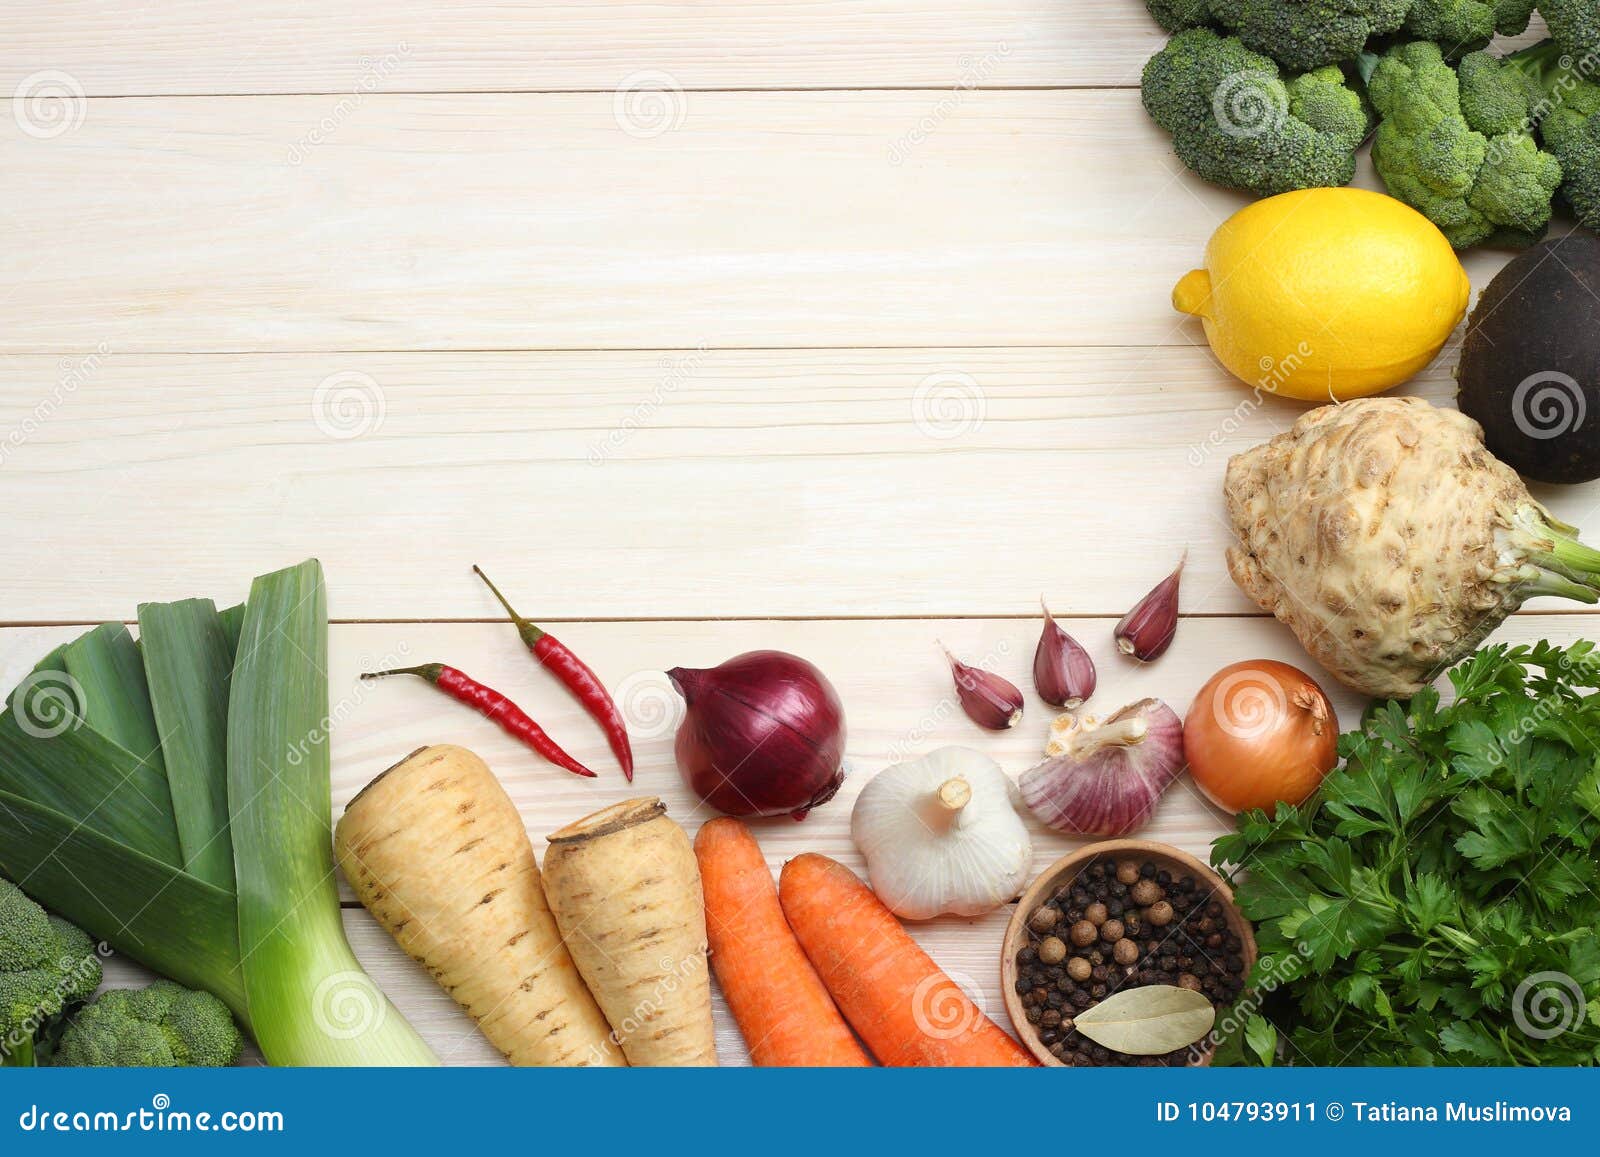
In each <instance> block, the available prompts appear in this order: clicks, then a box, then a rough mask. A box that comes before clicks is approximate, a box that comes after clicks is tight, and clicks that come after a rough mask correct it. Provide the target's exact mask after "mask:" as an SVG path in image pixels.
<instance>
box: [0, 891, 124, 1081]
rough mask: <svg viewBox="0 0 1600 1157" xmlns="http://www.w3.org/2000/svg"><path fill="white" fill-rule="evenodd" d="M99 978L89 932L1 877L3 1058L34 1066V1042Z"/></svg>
mask: <svg viewBox="0 0 1600 1157" xmlns="http://www.w3.org/2000/svg"><path fill="white" fill-rule="evenodd" d="M101 978H102V969H101V965H100V954H99V953H98V952H96V951H95V946H94V941H92V940H90V939H89V937H88V935H87V934H85V933H84V932H83V931H82V930H81V929H79V928H76V927H74V926H73V925H71V924H69V923H67V921H65V920H63V919H61V918H60V917H58V916H51V915H48V914H47V913H46V912H45V910H44V909H43V908H41V907H39V905H37V904H35V903H34V902H33V901H32V900H30V899H28V897H27V896H25V895H23V894H22V890H21V889H19V888H18V887H17V886H16V885H15V884H12V883H11V882H10V881H8V880H0V1064H5V1065H11V1066H16V1067H22V1066H31V1065H32V1064H33V1063H34V1045H35V1043H36V1042H37V1041H38V1040H39V1038H40V1037H41V1036H42V1035H43V1034H44V1033H45V1031H46V1030H47V1029H49V1028H50V1027H51V1026H52V1025H53V1024H54V1022H55V1021H56V1020H57V1018H59V1017H60V1016H61V1014H62V1013H63V1012H64V1011H65V1010H67V1009H69V1008H71V1007H73V1006H74V1005H77V1004H81V1003H83V1002H84V1001H86V1000H88V999H89V998H90V997H91V996H93V995H94V990H95V989H97V988H99V987H100V981H101Z"/></svg>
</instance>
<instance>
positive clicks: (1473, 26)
mask: <svg viewBox="0 0 1600 1157" xmlns="http://www.w3.org/2000/svg"><path fill="white" fill-rule="evenodd" d="M1536 2H1537V0H1411V10H1410V11H1409V12H1408V13H1407V14H1406V20H1405V31H1406V34H1407V35H1408V36H1414V37H1416V38H1417V39H1418V40H1431V41H1433V42H1434V43H1435V44H1438V45H1439V46H1440V47H1441V48H1442V49H1444V52H1445V55H1447V56H1450V57H1456V56H1460V55H1461V54H1462V53H1464V52H1470V51H1472V50H1474V49H1478V48H1482V47H1483V46H1484V45H1486V44H1488V43H1489V41H1491V40H1493V39H1494V37H1495V34H1496V33H1500V34H1502V35H1505V36H1515V35H1517V34H1518V33H1519V32H1522V31H1523V30H1524V29H1526V28H1527V27H1528V20H1529V19H1530V18H1531V17H1532V16H1533V9H1534V5H1535V3H1536Z"/></svg>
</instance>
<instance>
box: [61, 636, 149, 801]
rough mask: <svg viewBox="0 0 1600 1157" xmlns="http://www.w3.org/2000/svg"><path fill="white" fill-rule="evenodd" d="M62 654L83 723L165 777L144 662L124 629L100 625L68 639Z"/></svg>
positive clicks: (137, 648) (136, 646)
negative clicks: (75, 687)
mask: <svg viewBox="0 0 1600 1157" xmlns="http://www.w3.org/2000/svg"><path fill="white" fill-rule="evenodd" d="M63 657H64V658H65V659H66V664H67V674H69V675H71V676H72V678H73V680H74V682H76V683H77V685H78V688H79V694H80V696H81V698H82V701H83V717H84V721H85V722H86V723H88V724H89V726H90V727H92V728H94V729H95V730H96V731H98V732H99V733H100V734H101V735H104V736H105V737H106V738H107V739H109V740H111V741H112V742H113V743H116V744H119V745H120V746H122V747H124V748H126V749H127V750H128V751H131V752H133V754H134V755H136V756H138V757H139V758H140V759H147V760H149V761H150V764H151V766H152V767H154V768H155V769H156V770H157V771H159V772H160V773H161V774H162V775H165V774H166V767H165V766H164V765H163V764H162V762H161V736H160V734H159V733H158V732H157V730H156V717H155V712H154V711H153V710H152V709H151V706H150V691H149V688H148V687H147V686H146V685H145V681H144V661H143V660H142V659H141V658H140V656H139V645H138V644H137V643H135V642H134V641H133V636H132V635H130V634H129V633H128V628H127V627H125V626H123V625H122V624H121V623H103V624H101V625H100V626H98V627H96V628H95V629H94V630H92V631H90V632H89V633H88V634H86V635H82V636H80V637H79V638H77V639H74V640H73V641H72V642H70V643H68V644H67V646H66V650H65V651H64V652H63Z"/></svg>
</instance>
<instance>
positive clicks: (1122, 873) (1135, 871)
mask: <svg viewBox="0 0 1600 1157" xmlns="http://www.w3.org/2000/svg"><path fill="white" fill-rule="evenodd" d="M1138 882H1139V865H1138V864H1136V863H1134V862H1133V861H1132V860H1123V861H1122V863H1120V864H1118V865H1117V883H1119V884H1137V883H1138Z"/></svg>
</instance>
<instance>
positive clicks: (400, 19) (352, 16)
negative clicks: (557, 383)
mask: <svg viewBox="0 0 1600 1157" xmlns="http://www.w3.org/2000/svg"><path fill="white" fill-rule="evenodd" d="M1541 30H1542V22H1541V21H1539V20H1537V19H1536V20H1535V22H1534V30H1533V34H1537V33H1538V32H1539V31H1541ZM0 37H3V38H4V42H5V44H6V59H5V61H4V63H3V64H0V86H3V87H4V89H5V91H8V92H9V91H12V90H13V89H14V88H16V87H17V86H18V85H19V84H21V83H22V82H23V81H24V80H26V79H27V78H29V77H31V76H36V75H37V74H39V73H65V74H66V75H67V76H69V77H70V78H72V81H73V83H75V84H76V85H77V86H78V87H79V88H81V89H82V91H84V92H86V93H88V94H89V95H90V96H141V95H143V96H148V95H167V94H179V93H188V94H210V93H295V92H340V93H363V92H371V91H390V92H399V91H404V92H465V91H504V92H512V91H530V90H552V89H565V90H574V91H576V90H594V91H607V92H609V91H611V90H612V89H615V88H617V87H618V86H619V85H620V84H622V83H623V81H624V80H625V79H627V78H628V77H630V76H633V77H638V76H640V75H641V74H645V73H657V74H662V79H663V80H664V81H667V82H670V83H672V84H676V85H677V86H679V87H681V88H683V89H704V88H768V89H797V88H798V89H814V88H913V87H934V88H946V89H955V88H957V87H960V86H968V87H986V88H1012V87H1080V86H1106V85H1129V84H1137V83H1138V78H1139V70H1140V68H1141V67H1142V65H1143V64H1144V61H1145V60H1146V59H1147V58H1148V57H1149V56H1150V54H1151V53H1153V52H1154V51H1156V49H1157V48H1159V47H1160V45H1161V42H1162V39H1163V37H1164V34H1163V33H1162V32H1161V30H1160V28H1158V27H1157V25H1156V23H1155V22H1154V21H1153V20H1151V19H1150V18H1149V16H1148V15H1147V14H1146V12H1145V10H1144V6H1143V5H1142V4H1141V3H1140V2H1139V0H1070V2H1067V3H1061V2H1058V0H983V2H982V3H965V4H963V3H942V2H937V0H833V2H830V3H827V4H818V3H807V2H804V0H671V2H668V3H657V4H645V3H617V2H615V0H561V2H559V3H555V2H552V0H519V2H517V3H498V4H490V3H479V2H473V3H452V2H450V0H432V2H422V0H411V2H409V3H385V2H384V0H325V2H323V3H318V4H316V5H305V4H283V3H274V2H273V0H242V2H240V3H236V4H230V5H228V6H226V7H225V8H219V7H218V6H217V5H215V4H212V3H208V2H206V0H168V2H167V3H164V4H151V5H142V6H137V7H130V6H129V5H127V4H123V3H116V2H115V0H66V2H63V0H55V2H51V0H13V2H12V3H9V4H7V5H6V6H5V8H4V10H3V11H0ZM1529 38H1530V37H1523V38H1519V41H1520V40H1526V39H1529ZM35 83H38V82H35Z"/></svg>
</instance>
